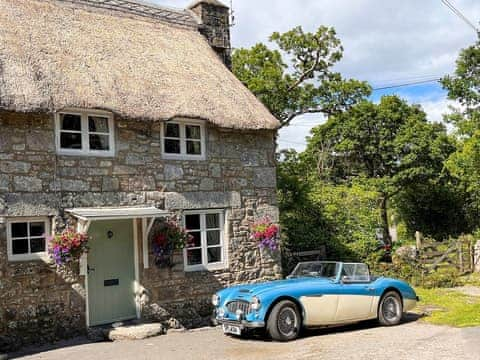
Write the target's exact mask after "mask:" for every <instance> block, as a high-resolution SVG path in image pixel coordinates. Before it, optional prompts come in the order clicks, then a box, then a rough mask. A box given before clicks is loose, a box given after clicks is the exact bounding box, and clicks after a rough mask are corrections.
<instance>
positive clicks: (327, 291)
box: [212, 261, 419, 341]
mask: <svg viewBox="0 0 480 360" xmlns="http://www.w3.org/2000/svg"><path fill="white" fill-rule="evenodd" d="M418 300H419V299H418V297H417V295H416V293H415V291H414V290H413V289H412V288H411V287H410V286H409V285H408V284H407V283H405V282H403V281H400V280H395V279H390V278H384V277H378V278H376V277H372V276H371V275H370V272H369V269H368V266H367V265H366V264H361V263H342V262H327V261H316V262H302V263H299V264H298V265H297V266H296V268H295V269H294V270H293V272H292V273H291V275H290V276H288V278H287V279H286V280H278V281H272V282H267V283H261V284H251V285H240V286H234V287H230V288H227V289H224V290H221V291H219V292H218V293H216V294H215V295H213V297H212V303H213V305H214V306H215V319H216V321H217V322H218V323H219V324H222V326H223V331H224V332H225V333H227V334H234V335H239V336H240V335H242V333H243V332H245V331H247V330H249V329H259V328H264V329H265V330H266V331H267V333H268V335H269V336H270V337H271V338H272V339H274V340H277V341H290V340H293V339H295V338H297V337H298V335H299V333H300V330H301V329H302V328H303V327H306V328H315V327H326V326H336V325H343V324H349V323H355V322H359V321H363V320H369V319H378V321H379V322H380V323H381V324H382V325H385V326H392V325H397V324H398V323H400V321H401V319H402V315H403V312H405V311H408V310H411V309H413V308H414V307H415V306H416V303H417V301H418Z"/></svg>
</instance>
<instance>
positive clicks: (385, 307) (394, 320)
mask: <svg viewBox="0 0 480 360" xmlns="http://www.w3.org/2000/svg"><path fill="white" fill-rule="evenodd" d="M402 315H403V305H402V299H401V297H400V295H398V293H396V292H395V291H390V292H388V293H386V294H385V295H384V296H383V297H382V300H381V301H380V306H379V309H378V321H379V322H380V324H382V325H383V326H393V325H398V324H399V323H400V321H401V320H402Z"/></svg>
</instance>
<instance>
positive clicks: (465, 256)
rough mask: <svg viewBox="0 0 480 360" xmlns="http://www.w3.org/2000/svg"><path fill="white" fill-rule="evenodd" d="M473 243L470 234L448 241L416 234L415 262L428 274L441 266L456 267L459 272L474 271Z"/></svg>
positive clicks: (473, 240) (474, 241)
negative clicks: (429, 238) (434, 239)
mask: <svg viewBox="0 0 480 360" xmlns="http://www.w3.org/2000/svg"><path fill="white" fill-rule="evenodd" d="M475 243H476V240H475V239H474V237H473V236H471V235H463V236H460V237H459V238H458V239H451V240H450V241H448V242H436V241H428V240H423V239H421V237H420V240H419V236H418V235H417V258H416V262H417V263H418V265H419V266H420V268H421V269H422V270H423V272H424V273H426V274H428V273H431V272H434V271H436V270H438V269H442V268H452V267H453V268H456V269H457V270H458V271H459V272H460V273H461V274H466V273H472V272H474V271H475V267H476V266H475V265H476V259H475Z"/></svg>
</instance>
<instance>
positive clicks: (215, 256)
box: [207, 247, 222, 264]
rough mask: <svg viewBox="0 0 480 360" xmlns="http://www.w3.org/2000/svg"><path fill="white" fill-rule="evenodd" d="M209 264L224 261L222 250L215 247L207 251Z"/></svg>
mask: <svg viewBox="0 0 480 360" xmlns="http://www.w3.org/2000/svg"><path fill="white" fill-rule="evenodd" d="M207 254H208V263H209V264H211V263H217V262H221V261H222V248H221V247H214V248H209V249H208V250H207Z"/></svg>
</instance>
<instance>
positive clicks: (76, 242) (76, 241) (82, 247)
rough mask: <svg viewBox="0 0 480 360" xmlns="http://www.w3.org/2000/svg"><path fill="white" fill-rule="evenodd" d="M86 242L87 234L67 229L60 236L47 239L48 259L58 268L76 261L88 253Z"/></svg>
mask: <svg viewBox="0 0 480 360" xmlns="http://www.w3.org/2000/svg"><path fill="white" fill-rule="evenodd" d="M88 240H89V237H88V235H87V234H84V233H79V232H76V231H74V230H73V229H71V228H67V229H65V230H64V231H63V232H62V233H61V234H56V235H54V236H52V237H50V238H48V252H49V254H50V258H51V259H52V260H53V261H54V262H55V264H56V265H59V266H64V265H66V264H68V263H70V262H72V261H74V260H77V259H79V258H80V256H82V254H83V253H85V252H87V251H88Z"/></svg>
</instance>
